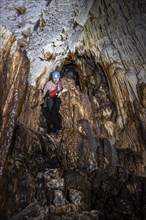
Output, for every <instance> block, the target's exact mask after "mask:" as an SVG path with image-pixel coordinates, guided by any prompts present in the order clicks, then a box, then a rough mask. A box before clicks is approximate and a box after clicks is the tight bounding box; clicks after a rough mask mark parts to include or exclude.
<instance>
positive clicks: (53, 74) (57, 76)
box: [51, 71, 60, 79]
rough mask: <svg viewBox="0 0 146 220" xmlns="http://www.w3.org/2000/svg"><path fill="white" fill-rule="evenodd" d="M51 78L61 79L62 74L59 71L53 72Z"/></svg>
mask: <svg viewBox="0 0 146 220" xmlns="http://www.w3.org/2000/svg"><path fill="white" fill-rule="evenodd" d="M51 76H52V78H53V79H54V78H60V73H59V72H58V71H53V72H52V73H51Z"/></svg>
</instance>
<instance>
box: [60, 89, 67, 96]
mask: <svg viewBox="0 0 146 220" xmlns="http://www.w3.org/2000/svg"><path fill="white" fill-rule="evenodd" d="M67 91H68V89H62V90H61V91H60V92H59V93H58V97H60V96H61V95H62V93H64V92H67Z"/></svg>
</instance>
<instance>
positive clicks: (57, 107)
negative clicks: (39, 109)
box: [54, 97, 62, 130]
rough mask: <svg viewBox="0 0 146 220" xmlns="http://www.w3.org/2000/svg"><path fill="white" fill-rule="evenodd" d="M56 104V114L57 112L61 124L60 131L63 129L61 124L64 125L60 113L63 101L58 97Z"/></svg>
mask: <svg viewBox="0 0 146 220" xmlns="http://www.w3.org/2000/svg"><path fill="white" fill-rule="evenodd" d="M54 104H55V108H56V112H57V118H58V122H59V127H58V130H60V129H61V124H62V118H61V114H60V113H59V109H60V104H61V99H60V98H58V97H56V98H55V102H54Z"/></svg>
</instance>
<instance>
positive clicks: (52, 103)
mask: <svg viewBox="0 0 146 220" xmlns="http://www.w3.org/2000/svg"><path fill="white" fill-rule="evenodd" d="M46 104H47V107H48V109H49V114H50V120H51V123H52V125H53V128H52V130H53V131H56V130H60V129H61V115H60V113H59V108H60V104H61V100H60V98H58V97H57V96H54V97H47V100H46Z"/></svg>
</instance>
